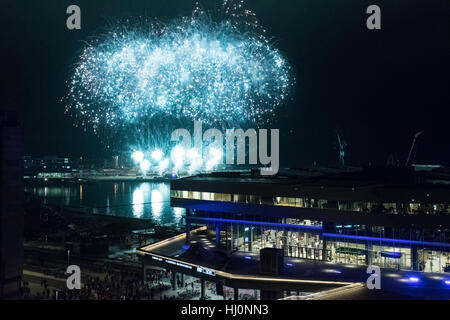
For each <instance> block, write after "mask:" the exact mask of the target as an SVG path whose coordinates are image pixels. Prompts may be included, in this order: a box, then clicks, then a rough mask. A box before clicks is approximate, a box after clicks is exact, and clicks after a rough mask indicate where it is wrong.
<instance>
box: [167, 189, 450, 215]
mask: <svg viewBox="0 0 450 320" xmlns="http://www.w3.org/2000/svg"><path fill="white" fill-rule="evenodd" d="M170 196H171V197H172V198H178V199H193V200H207V201H227V202H240V203H253V204H267V205H274V206H288V207H300V208H318V209H334V210H339V211H357V212H368V213H370V212H382V213H385V214H428V215H446V214H449V213H450V205H448V204H442V203H441V204H439V203H435V204H430V203H416V202H411V203H406V204H400V203H392V202H365V201H347V200H339V201H336V200H326V199H313V198H308V197H302V198H300V197H298V198H297V197H295V198H294V197H263V196H257V195H248V194H229V193H214V192H200V191H183V190H171V193H170Z"/></svg>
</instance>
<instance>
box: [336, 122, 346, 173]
mask: <svg viewBox="0 0 450 320" xmlns="http://www.w3.org/2000/svg"><path fill="white" fill-rule="evenodd" d="M336 136H337V141H338V145H339V165H340V166H341V167H344V166H345V147H347V143H346V142H345V140H344V136H343V135H342V133H341V132H340V131H339V130H338V129H336Z"/></svg>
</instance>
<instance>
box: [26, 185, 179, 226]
mask: <svg viewBox="0 0 450 320" xmlns="http://www.w3.org/2000/svg"><path fill="white" fill-rule="evenodd" d="M25 190H26V191H27V192H30V193H32V194H34V195H37V196H39V197H42V198H43V201H44V203H46V204H49V205H61V206H67V207H78V208H83V209H82V210H83V211H86V212H89V213H99V214H109V215H115V216H123V217H135V218H143V219H153V220H154V221H155V222H157V223H160V224H173V223H175V224H178V223H179V222H180V220H181V218H182V216H183V214H184V209H182V208H171V207H170V187H169V184H168V183H153V182H120V183H117V182H99V183H95V184H85V185H73V186H48V187H44V186H42V187H27V188H25Z"/></svg>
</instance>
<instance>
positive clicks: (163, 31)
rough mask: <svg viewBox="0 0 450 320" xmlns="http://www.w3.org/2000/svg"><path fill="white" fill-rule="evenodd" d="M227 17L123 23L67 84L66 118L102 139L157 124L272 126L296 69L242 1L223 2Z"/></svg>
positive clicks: (85, 57) (96, 42) (91, 46)
mask: <svg viewBox="0 0 450 320" xmlns="http://www.w3.org/2000/svg"><path fill="white" fill-rule="evenodd" d="M223 12H224V15H223V18H222V19H219V21H216V20H217V19H216V20H214V19H212V18H211V16H210V15H208V14H207V13H205V12H204V11H203V10H201V9H199V8H196V9H195V10H194V12H193V13H192V15H191V16H189V17H183V18H180V19H176V20H173V21H172V22H170V23H168V24H162V23H159V22H156V21H150V22H148V21H147V22H145V23H142V22H141V23H139V24H133V25H130V24H124V23H123V22H121V23H120V26H118V27H114V28H112V29H111V30H110V31H108V32H107V33H106V34H105V35H103V36H102V37H100V38H95V39H93V40H92V41H90V42H89V43H88V45H87V46H86V47H85V48H84V49H83V51H82V53H81V55H80V57H79V61H78V63H77V64H76V66H75V68H74V71H73V74H72V76H71V78H70V79H69V81H68V85H69V91H68V94H67V96H66V99H65V101H66V111H67V113H69V114H71V115H73V116H75V117H76V118H77V123H79V124H81V125H83V126H88V127H89V126H90V127H92V128H93V129H94V131H96V132H98V131H99V130H105V128H106V129H107V128H116V129H117V128H120V127H121V128H124V127H129V126H134V127H136V126H141V125H142V126H143V125H145V124H146V123H148V122H149V121H152V119H159V118H164V119H167V118H173V119H188V120H194V119H195V120H201V121H203V122H204V123H206V124H210V125H213V124H218V123H219V124H222V125H223V124H227V125H230V124H231V125H232V126H236V125H240V124H242V123H251V124H253V125H261V124H264V123H267V121H269V120H270V119H271V118H272V115H273V113H274V112H275V110H276V109H277V108H278V107H279V106H280V105H281V104H282V103H283V101H284V100H285V99H286V98H287V96H288V94H289V89H290V87H291V84H292V76H291V72H290V66H289V64H288V63H287V62H286V60H285V58H284V57H283V56H282V54H281V53H280V52H279V51H278V50H277V49H275V48H274V47H273V46H272V45H271V43H270V41H269V40H268V39H267V38H266V37H265V35H264V33H265V32H264V30H263V29H262V28H261V27H260V26H259V24H258V23H257V21H256V18H255V16H254V14H253V13H252V12H251V11H249V10H246V9H244V8H243V7H242V2H238V3H235V2H230V1H227V0H225V1H224V2H223ZM153 122H154V121H153ZM155 130H156V129H155Z"/></svg>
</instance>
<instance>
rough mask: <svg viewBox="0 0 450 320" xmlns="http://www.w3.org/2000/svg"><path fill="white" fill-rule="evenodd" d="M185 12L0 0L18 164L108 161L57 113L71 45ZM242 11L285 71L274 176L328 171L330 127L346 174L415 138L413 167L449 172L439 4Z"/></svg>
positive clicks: (448, 54) (120, 1)
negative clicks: (71, 10) (374, 10)
mask: <svg viewBox="0 0 450 320" xmlns="http://www.w3.org/2000/svg"><path fill="white" fill-rule="evenodd" d="M217 1H218V0H217ZM201 2H202V3H205V4H206V5H205V7H208V4H209V5H211V4H212V3H213V0H210V1H207V0H203V1H201ZM194 3H195V1H190V0H134V1H129V0H109V1H106V0H95V1H93V0H86V1H78V0H77V1H75V0H73V1H72V0H71V1H66V0H41V1H24V0H14V1H12V0H7V1H6V2H5V1H2V19H1V20H2V21H1V29H0V33H1V39H2V51H1V55H2V85H1V97H2V101H1V108H9V109H15V110H18V113H19V117H20V121H21V123H22V126H23V131H24V142H25V153H26V154H27V155H35V156H39V155H59V156H72V157H78V156H80V155H86V156H90V157H94V156H106V155H108V152H107V151H106V150H104V149H105V148H104V146H103V145H102V143H101V141H100V140H99V139H98V138H97V137H96V136H94V135H93V134H90V133H89V132H88V133H86V132H84V131H83V129H82V128H76V127H74V126H73V121H72V119H71V118H70V117H68V116H67V115H65V114H64V105H63V104H62V103H61V102H60V98H61V97H62V96H63V95H64V94H65V93H66V85H65V81H66V79H67V78H68V77H69V75H70V70H71V66H72V64H73V63H74V62H75V61H76V57H77V54H78V53H79V52H80V49H81V48H82V47H83V40H86V39H88V38H89V37H91V36H94V35H96V32H98V30H101V29H102V28H104V27H105V26H106V25H107V24H108V21H109V20H110V19H115V18H122V17H128V16H134V17H137V16H149V17H158V18H159V19H160V20H162V21H169V20H170V19H172V18H174V17H179V16H180V15H188V14H190V12H191V11H192V9H193V7H194ZM71 4H77V5H79V6H80V8H81V14H82V21H81V24H82V29H81V30H75V31H71V30H68V29H67V28H66V19H67V16H68V15H67V14H66V8H67V7H68V6H69V5H71ZM371 4H377V5H379V6H380V7H381V20H382V21H381V23H382V29H381V30H375V31H371V30H368V29H367V28H366V18H367V16H368V15H367V14H366V13H365V12H366V8H367V7H368V6H369V5H371ZM247 7H248V8H250V9H251V10H253V11H254V12H255V13H256V14H257V16H258V18H259V20H260V22H261V24H262V25H263V26H264V27H265V28H266V29H267V30H268V33H269V35H271V36H272V37H273V41H274V43H276V46H277V47H278V48H279V49H280V50H281V51H282V52H283V53H284V55H285V56H286V57H287V59H288V60H289V62H290V63H291V65H292V66H293V67H294V69H295V77H296V87H295V90H294V92H293V94H292V100H291V101H289V102H288V103H287V104H286V106H285V107H284V108H282V109H281V110H280V112H279V114H278V115H277V117H276V120H275V123H274V124H273V125H272V127H273V128H280V133H281V140H280V143H281V150H280V161H281V165H282V166H310V165H312V164H313V162H314V161H316V162H317V164H319V165H336V164H337V161H338V150H337V148H336V146H337V143H336V136H335V130H336V128H339V129H340V130H341V131H342V133H343V135H344V137H345V139H346V141H347V144H348V149H347V155H346V162H347V164H349V165H367V164H369V163H371V164H377V165H383V164H385V163H386V160H387V158H388V156H389V154H390V153H394V154H396V155H397V156H398V158H399V160H400V161H401V163H402V164H403V163H404V162H405V160H406V157H407V155H408V151H409V148H410V146H411V142H412V136H413V134H414V133H415V132H417V131H420V130H425V132H424V134H423V135H422V136H421V137H420V139H419V141H418V148H417V153H416V156H415V162H416V163H432V164H444V165H445V164H446V165H450V143H449V142H450V127H449V122H450V119H449V118H448V115H449V114H450V112H448V111H447V109H448V108H449V107H450V1H448V0H421V1H417V0H401V1H400V0H388V1H380V0H371V1H365V0H352V1H336V0H303V1H288V0H276V1H275V0H248V1H247Z"/></svg>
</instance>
